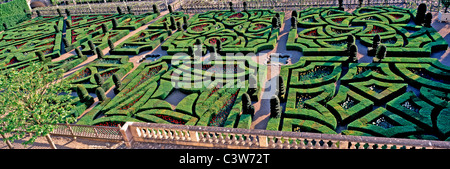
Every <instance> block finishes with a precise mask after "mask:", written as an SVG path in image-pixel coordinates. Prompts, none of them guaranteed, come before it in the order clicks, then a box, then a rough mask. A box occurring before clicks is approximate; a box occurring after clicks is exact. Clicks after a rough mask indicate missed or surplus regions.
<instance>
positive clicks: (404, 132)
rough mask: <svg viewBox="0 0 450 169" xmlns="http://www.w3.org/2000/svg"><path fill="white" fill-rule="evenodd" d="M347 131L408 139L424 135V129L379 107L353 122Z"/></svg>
mask: <svg viewBox="0 0 450 169" xmlns="http://www.w3.org/2000/svg"><path fill="white" fill-rule="evenodd" d="M381 118H382V120H381ZM377 120H378V121H381V122H382V123H388V124H387V125H386V126H382V124H380V123H377ZM390 125H392V126H390ZM347 129H348V130H356V131H360V132H364V133H368V134H370V135H372V136H378V137H406V136H409V135H413V134H422V133H423V129H421V128H419V127H417V126H416V125H415V124H413V123H411V122H409V121H408V120H405V119H404V118H402V117H400V116H398V115H396V114H393V113H391V112H389V111H387V110H386V109H384V108H383V107H379V108H377V109H375V110H374V111H372V112H370V113H368V114H367V115H365V116H363V117H361V118H359V119H358V120H355V121H353V122H351V123H350V124H348V125H347Z"/></svg>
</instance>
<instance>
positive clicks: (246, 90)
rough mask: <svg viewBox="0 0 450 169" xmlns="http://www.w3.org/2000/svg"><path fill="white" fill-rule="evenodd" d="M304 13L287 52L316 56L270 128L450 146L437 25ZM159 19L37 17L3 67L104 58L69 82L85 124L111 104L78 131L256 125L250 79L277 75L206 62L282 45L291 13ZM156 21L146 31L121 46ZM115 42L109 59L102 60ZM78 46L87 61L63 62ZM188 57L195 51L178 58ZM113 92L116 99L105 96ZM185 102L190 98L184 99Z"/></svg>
mask: <svg viewBox="0 0 450 169" xmlns="http://www.w3.org/2000/svg"><path fill="white" fill-rule="evenodd" d="M295 13H297V14H295ZM295 13H294V14H295V15H294V19H292V20H291V21H292V22H293V23H294V24H293V25H292V28H290V31H289V35H288V41H287V43H286V47H287V49H288V50H298V51H301V52H302V53H303V55H304V57H301V58H300V60H299V61H298V62H296V63H294V64H288V65H283V66H281V70H280V74H279V76H280V77H281V78H282V79H283V83H281V84H280V85H283V87H284V89H285V90H286V91H285V92H284V94H279V97H280V102H281V103H282V104H281V105H282V108H281V109H280V108H278V110H282V111H281V113H280V115H279V116H277V115H275V116H273V115H272V114H271V116H270V118H269V121H268V124H267V127H266V129H267V130H281V131H308V132H317V133H327V134H338V133H340V134H346V135H367V136H379V137H401V138H412V139H431V140H447V141H448V140H450V103H449V102H450V94H449V93H450V81H448V80H447V79H449V77H450V68H449V67H447V66H444V65H443V64H442V63H440V62H439V60H437V59H435V58H430V55H431V54H432V53H433V52H436V51H438V50H446V49H447V47H448V44H447V42H446V41H445V40H444V39H443V38H442V37H441V36H440V35H439V34H438V33H437V31H436V30H434V29H433V28H432V27H427V25H421V24H417V25H416V24H414V23H413V22H412V21H415V20H417V19H416V17H415V15H416V13H417V11H415V10H409V9H402V8H398V7H392V6H387V7H386V6H383V7H381V6H374V7H361V8H358V9H356V10H355V11H354V12H353V13H348V12H344V11H341V10H339V9H338V8H309V9H307V10H304V11H300V12H295ZM159 15H160V13H159V12H157V10H155V12H150V13H145V14H142V15H133V14H131V13H128V14H125V13H123V12H120V11H119V13H118V14H98V15H92V14H88V15H69V16H68V17H67V18H66V19H64V18H63V17H62V16H46V17H37V18H34V19H31V20H28V21H25V22H23V23H20V24H18V25H17V26H15V27H11V28H8V29H7V30H6V31H4V32H3V33H1V34H0V70H4V69H17V70H19V71H20V70H21V69H25V68H26V67H27V66H28V64H29V63H30V62H41V63H48V64H47V66H48V68H49V69H50V70H52V71H54V70H63V71H64V72H67V71H69V70H70V69H72V68H75V67H77V66H78V65H80V64H81V63H82V62H83V61H85V60H86V59H87V58H88V57H91V55H94V54H96V55H97V58H96V59H95V60H94V61H92V62H90V63H88V64H86V65H84V66H83V67H81V69H79V70H78V71H75V72H74V73H72V74H70V75H68V76H67V77H66V80H68V81H69V83H70V84H71V86H72V90H73V93H71V95H72V96H73V97H72V100H71V101H70V102H69V103H67V104H73V105H76V108H75V109H74V110H73V112H72V115H73V116H75V117H79V116H80V115H81V114H82V113H83V112H84V111H85V110H86V109H87V108H88V107H90V106H91V105H92V104H93V103H94V97H97V98H98V100H99V102H98V104H97V105H96V106H93V108H92V110H91V111H89V112H87V113H86V114H85V115H83V116H82V117H81V118H80V119H79V120H78V121H77V124H84V125H103V126H117V125H118V124H123V123H125V122H127V121H136V122H151V123H170V124H181V125H198V126H220V127H232V128H250V126H251V124H252V119H253V115H254V114H255V112H254V107H253V106H252V104H251V101H258V100H260V99H261V98H259V96H261V93H262V92H263V91H264V89H262V87H261V86H262V84H259V82H260V81H257V82H258V83H257V84H256V85H250V83H249V81H254V80H255V79H261V78H265V77H266V75H267V74H266V71H267V67H266V66H267V65H261V64H257V63H256V62H254V61H253V60H252V58H250V57H234V58H229V57H228V56H227V57H225V56H223V57H214V58H213V59H211V57H210V59H209V60H208V59H207V60H203V61H202V59H201V58H202V57H203V56H205V55H206V53H208V51H209V52H211V51H212V50H216V51H217V52H218V53H220V54H222V55H223V54H225V53H239V52H242V53H257V52H261V51H263V50H271V49H274V47H275V46H276V45H277V43H278V42H277V38H278V35H279V33H280V27H281V25H282V23H283V22H284V13H282V12H274V11H273V10H244V11H232V10H222V11H217V10H214V11H208V12H205V13H200V14H196V15H193V16H192V17H189V15H187V14H184V13H183V12H173V11H172V12H170V13H169V14H166V15H164V16H159ZM157 17H159V18H157ZM152 21H153V22H152ZM150 22H152V23H151V24H149V23H150ZM145 24H148V26H147V27H146V29H144V30H142V31H139V32H137V33H136V34H135V35H133V36H131V37H130V38H128V39H126V40H124V41H123V42H121V43H120V44H118V45H113V44H112V43H114V42H116V41H118V40H119V39H121V38H123V37H125V36H126V35H128V34H129V33H130V31H131V30H135V29H137V28H139V27H141V26H143V25H145ZM349 35H353V36H354V37H355V38H356V40H357V41H358V42H359V43H361V44H362V45H364V46H367V47H368V53H367V54H368V55H369V56H373V55H375V54H376V53H377V52H376V51H377V50H376V49H375V48H374V39H375V38H374V37H375V35H379V36H380V42H379V44H376V45H377V46H380V44H382V45H385V46H386V57H385V58H382V59H378V58H374V63H355V60H354V58H352V57H350V56H349V49H350V47H349V46H350V45H348V41H349V38H348V37H349ZM350 40H351V39H350ZM197 41H199V43H198V42H197ZM375 41H376V40H375ZM194 44H195V45H201V48H199V47H197V46H194ZM158 45H161V48H162V49H163V50H165V51H167V53H168V55H166V56H159V55H152V56H146V58H147V60H144V61H143V62H140V64H139V66H138V67H135V70H134V71H132V72H130V71H131V70H132V69H133V68H134V64H133V63H132V62H130V59H129V58H130V56H129V55H139V54H141V53H143V52H144V51H151V50H154V49H155V48H156V47H157V46H158ZM108 46H109V47H110V52H109V54H107V55H105V54H103V53H101V49H104V48H106V47H108ZM190 47H193V48H190ZM72 49H75V51H76V54H75V55H72V56H69V57H67V58H66V59H61V60H60V61H52V59H56V58H59V57H60V56H61V55H62V54H64V53H65V52H68V51H70V50H72ZM189 49H193V50H201V52H196V53H193V52H192V51H190V50H189ZM180 52H181V53H185V54H184V55H176V54H177V53H180ZM186 54H187V55H186ZM210 56H211V55H210ZM214 56H216V55H214ZM0 73H1V72H0ZM126 74H128V75H127V76H126V77H124V76H125V75H126ZM224 77H225V80H222V79H223V78H224ZM113 86H115V87H113ZM276 87H279V88H281V87H280V86H276ZM110 89H113V92H114V94H115V96H114V97H112V98H110V97H106V94H105V91H108V90H110ZM175 96H179V97H180V98H177V99H178V101H176V102H177V103H176V102H174V100H173V97H175ZM175 100H176V99H175ZM271 109H272V107H271ZM273 109H274V110H275V109H276V108H273Z"/></svg>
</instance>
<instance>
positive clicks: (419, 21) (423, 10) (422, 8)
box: [414, 3, 427, 25]
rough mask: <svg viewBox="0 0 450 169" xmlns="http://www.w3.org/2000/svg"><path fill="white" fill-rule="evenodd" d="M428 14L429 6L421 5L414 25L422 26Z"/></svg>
mask: <svg viewBox="0 0 450 169" xmlns="http://www.w3.org/2000/svg"><path fill="white" fill-rule="evenodd" d="M426 12H427V5H426V4H425V3H421V4H420V5H419V6H418V7H417V14H416V17H415V18H414V23H416V25H421V24H422V23H423V21H424V19H425V13H426Z"/></svg>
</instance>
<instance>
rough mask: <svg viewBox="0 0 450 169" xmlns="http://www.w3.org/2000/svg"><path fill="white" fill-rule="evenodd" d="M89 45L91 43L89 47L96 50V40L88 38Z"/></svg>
mask: <svg viewBox="0 0 450 169" xmlns="http://www.w3.org/2000/svg"><path fill="white" fill-rule="evenodd" d="M88 45H89V49H90V50H95V45H94V42H92V40H90V39H89V40H88Z"/></svg>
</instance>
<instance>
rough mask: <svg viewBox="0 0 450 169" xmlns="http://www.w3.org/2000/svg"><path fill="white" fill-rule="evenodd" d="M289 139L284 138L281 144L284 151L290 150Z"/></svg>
mask: <svg viewBox="0 0 450 169" xmlns="http://www.w3.org/2000/svg"><path fill="white" fill-rule="evenodd" d="M289 139H290V138H289V137H285V138H284V143H283V148H285V149H290V148H291V144H290V143H289Z"/></svg>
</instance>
